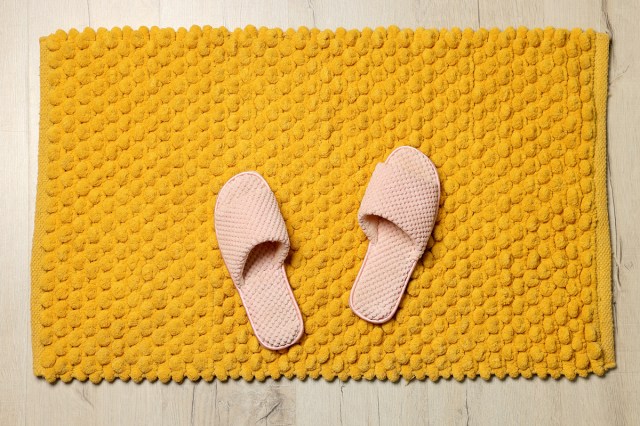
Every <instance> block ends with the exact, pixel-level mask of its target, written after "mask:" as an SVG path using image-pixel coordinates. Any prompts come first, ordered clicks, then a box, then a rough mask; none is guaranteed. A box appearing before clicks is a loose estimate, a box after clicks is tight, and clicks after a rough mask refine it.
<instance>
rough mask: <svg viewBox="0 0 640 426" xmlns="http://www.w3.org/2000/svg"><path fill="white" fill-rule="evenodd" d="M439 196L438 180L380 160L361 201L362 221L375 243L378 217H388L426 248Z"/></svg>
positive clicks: (420, 245)
mask: <svg viewBox="0 0 640 426" xmlns="http://www.w3.org/2000/svg"><path fill="white" fill-rule="evenodd" d="M438 199H439V187H438V183H437V182H429V181H427V180H425V179H421V178H419V177H418V176H416V175H415V174H412V173H409V172H407V171H406V170H404V169H402V168H399V167H396V166H392V165H388V164H386V163H379V164H378V165H377V166H376V168H375V170H374V172H373V174H372V175H371V180H370V181H369V185H367V189H366V191H365V194H364V197H363V199H362V203H361V204H360V210H359V211H358V221H359V222H360V226H361V227H362V230H363V231H364V233H365V234H366V235H367V237H368V238H369V240H371V241H372V242H374V243H375V242H376V241H377V237H378V222H379V219H377V218H379V217H381V218H384V219H386V220H388V221H389V222H392V223H393V224H394V225H396V226H397V227H398V228H400V229H401V230H402V231H403V232H404V233H405V234H407V235H408V236H409V238H411V239H412V240H413V242H414V243H415V244H416V246H417V247H416V248H419V250H420V252H422V251H423V250H424V248H425V247H426V246H427V242H428V240H429V235H431V231H432V228H433V222H434V219H433V218H434V217H435V214H436V211H437V209H438Z"/></svg>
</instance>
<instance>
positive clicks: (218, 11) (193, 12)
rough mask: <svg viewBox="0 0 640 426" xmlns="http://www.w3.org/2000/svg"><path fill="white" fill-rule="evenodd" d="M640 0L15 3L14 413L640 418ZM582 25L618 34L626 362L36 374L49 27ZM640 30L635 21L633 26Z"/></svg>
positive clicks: (6, 181)
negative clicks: (86, 376) (152, 378)
mask: <svg viewBox="0 0 640 426" xmlns="http://www.w3.org/2000/svg"><path fill="white" fill-rule="evenodd" d="M639 22H640V2H638V1H637V0H570V1H564V0H535V1H527V0H460V1H457V2H455V1H453V0H389V1H388V2H383V1H379V0H376V1H372V0H351V1H340V0H288V1H287V0H281V1H278V0H260V1H250V0H235V1H233V0H229V1H225V0H211V1H206V0H189V1H178V0H143V1H139V0H117V1H97V0H28V1H27V0H0V35H1V36H2V37H0V49H1V50H0V52H1V54H0V348H1V350H2V352H1V353H0V425H10V424H34V425H58V424H59V425H74V424H78V425H90V424H106V425H124V424H135V425H139V424H157V425H159V424H167V425H177V424H190V425H194V424H233V425H236V424H265V425H266V424H274V425H288V424H303V425H307V424H330V425H334V424H374V425H392V424H398V425H409V424H467V425H475V424H492V425H493V424H516V425H526V424H531V425H538V424H560V425H565V424H579V425H584V424H597V425H600V424H602V425H605V424H606V425H619V424H640V409H639V407H640V308H639V305H640V243H639V242H640V220H639V214H638V212H639V211H640V136H639V135H640V79H639V78H638V75H639V72H640V30H638V29H636V30H634V29H633V28H634V26H637V24H638V23H639ZM193 24H200V25H206V24H209V25H212V26H222V25H224V26H226V27H228V28H235V27H238V26H245V25H246V24H253V25H256V26H262V25H264V26H278V27H298V26H301V25H304V26H308V27H314V26H315V27H320V28H336V27H340V26H343V27H347V28H362V27H365V26H370V27H376V26H387V25H391V24H395V25H398V26H400V27H418V26H423V27H452V26H458V27H471V28H478V27H494V26H497V27H506V26H510V25H511V26H519V25H526V26H529V27H546V26H557V27H565V28H573V27H583V28H588V27H591V28H594V29H595V30H598V31H606V32H608V33H609V34H611V35H612V37H613V44H612V49H613V50H612V54H611V68H610V88H609V90H610V91H609V121H608V129H609V141H608V143H609V148H608V150H609V151H608V152H609V191H610V192H609V212H610V215H611V230H612V245H613V261H614V262H613V264H614V267H613V272H612V273H613V278H614V286H615V289H614V293H615V318H616V352H617V363H618V367H617V369H615V370H613V371H611V372H609V373H608V374H607V375H606V377H604V378H598V377H590V378H589V379H580V380H577V381H575V382H571V381H569V380H560V381H554V380H540V379H533V380H524V379H522V380H513V379H507V380H505V381H500V380H496V379H494V380H491V381H490V382H485V381H483V380H475V381H472V380H467V381H466V382H464V383H458V382H455V381H446V380H442V381H440V382H438V383H431V382H417V381H414V382H411V383H409V384H407V383H403V382H401V383H397V384H393V383H387V382H373V383H369V382H354V381H351V382H348V383H341V382H338V381H336V382H333V383H327V382H325V381H313V380H307V381H305V382H301V381H297V380H294V381H287V380H284V381H280V382H274V381H269V382H266V383H244V382H227V383H218V382H214V383H205V382H201V383H196V384H194V383H191V382H188V381H187V382H185V383H183V384H175V383H173V384H170V385H163V384H161V383H143V384H140V385H136V384H134V383H123V382H120V381H117V382H115V383H113V384H109V383H103V384H101V385H99V386H95V385H93V384H91V383H78V382H74V383H72V384H63V383H59V384H57V385H50V384H48V383H47V382H45V381H43V380H40V379H36V378H35V377H34V376H33V373H32V370H31V344H30V331H29V330H30V322H29V262H30V249H31V238H32V230H33V215H34V203H35V189H36V176H37V161H36V156H37V144H38V115H39V112H38V111H39V110H38V108H39V77H38V66H39V63H38V60H39V47H38V38H39V37H40V36H42V35H46V34H49V33H51V32H53V31H55V30H56V29H58V28H63V29H70V28H72V27H76V28H83V27H85V26H92V27H94V28H95V27H100V26H104V27H108V28H110V27H112V26H123V25H130V26H132V27H137V26H140V25H146V26H152V25H158V26H171V27H179V26H186V27H189V26H191V25H193ZM634 31H636V32H634Z"/></svg>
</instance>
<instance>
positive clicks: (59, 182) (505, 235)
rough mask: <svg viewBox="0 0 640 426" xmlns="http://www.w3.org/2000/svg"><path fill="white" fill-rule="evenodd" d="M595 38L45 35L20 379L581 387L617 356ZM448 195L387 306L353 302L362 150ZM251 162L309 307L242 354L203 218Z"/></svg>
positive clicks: (421, 33)
mask: <svg viewBox="0 0 640 426" xmlns="http://www.w3.org/2000/svg"><path fill="white" fill-rule="evenodd" d="M608 43H609V41H608V37H607V36H606V35H604V34H597V33H595V32H593V31H591V30H589V31H581V30H572V31H566V30H561V29H552V28H548V29H544V30H541V29H526V28H518V29H513V28H508V29H506V30H504V31H499V30H495V29H494V30H478V31H472V30H459V29H455V28H454V29H451V30H427V29H416V30H401V29H399V28H396V27H390V28H378V29H375V30H371V29H364V30H362V31H356V30H350V31H347V30H344V29H338V30H336V31H326V30H325V31H320V30H316V29H312V30H310V29H307V28H300V29H298V30H291V29H290V30H286V31H283V30H280V29H267V28H260V29H257V28H255V27H252V26H249V27H246V28H244V29H237V30H234V31H229V30H227V29H225V28H211V27H203V28H200V27H192V28H191V29H188V30H187V29H184V28H182V29H179V30H172V29H160V28H155V27H154V28H150V29H149V28H144V27H143V28H140V29H137V30H134V29H131V28H128V27H125V28H122V29H120V28H113V29H111V30H106V29H99V30H92V29H90V28H87V29H85V30H83V31H81V32H80V31H77V30H70V31H69V32H64V31H58V32H56V33H55V34H52V35H50V36H47V37H44V38H42V39H41V43H40V44H41V73H40V78H41V105H40V108H41V124H40V144H39V170H38V188H37V201H36V216H35V231H34V240H33V256H32V293H31V294H32V296H31V297H32V306H31V308H32V339H33V367H34V372H35V374H36V375H38V376H42V377H44V378H46V379H47V380H49V381H55V380H57V379H61V380H63V381H70V380H72V379H79V380H87V379H88V380H91V381H93V382H100V381H101V380H103V379H106V380H109V381H112V380H114V379H116V378H120V379H123V380H129V379H132V380H134V381H141V380H143V379H147V380H160V381H162V382H167V381H170V380H175V381H182V380H184V379H185V378H188V379H191V380H197V379H199V378H203V379H205V380H213V379H214V378H217V379H219V380H227V379H228V378H234V379H235V378H243V379H246V380H253V379H257V380H264V379H266V378H267V377H273V378H278V377H287V378H292V377H298V378H305V377H312V378H318V377H323V378H325V379H327V380H331V379H334V378H339V379H340V380H347V379H348V378H354V379H376V378H377V379H389V380H392V381H396V380H399V379H400V378H405V379H414V378H417V379H425V378H429V379H432V380H437V379H438V378H441V377H443V378H449V377H453V378H455V379H457V380H462V379H464V378H465V377H477V376H480V377H482V378H485V379H488V378H490V377H491V376H492V375H495V376H498V377H500V378H503V377H506V376H511V377H516V376H525V377H531V376H532V375H538V376H542V377H547V376H550V377H555V378H557V377H561V376H566V377H568V378H575V377H576V376H586V375H588V374H589V373H596V374H598V375H601V374H603V373H604V372H605V371H606V370H607V369H609V368H612V367H613V366H614V365H615V364H614V363H615V359H614V352H613V338H612V334H613V333H612V327H613V321H612V316H611V277H610V273H611V271H610V242H609V227H608V216H607V194H606V178H605V176H606V139H605V134H606V127H605V126H606V122H605V120H606V96H607V70H608ZM402 145H410V146H413V147H416V148H418V149H420V150H421V151H422V152H424V153H425V154H426V155H428V156H429V158H431V159H432V160H433V162H434V164H435V165H436V166H437V169H438V175H439V178H440V181H441V184H442V195H441V199H440V207H439V211H438V218H437V221H436V224H435V228H434V230H433V234H432V236H431V237H430V239H429V243H428V246H427V250H426V253H425V255H424V256H423V257H422V259H421V260H420V261H419V262H418V265H417V267H416V269H415V271H414V273H413V276H412V279H411V281H410V282H409V285H408V288H407V291H406V294H405V295H404V297H403V299H402V302H401V305H400V308H399V310H398V313H397V314H396V316H395V317H394V318H393V319H392V320H391V321H389V322H388V323H386V324H384V325H382V326H378V325H372V324H368V323H367V322H365V321H363V320H361V319H359V318H357V317H356V316H355V315H354V314H353V313H352V312H351V311H350V309H349V308H348V300H349V292H350V290H351V286H352V284H353V282H354V279H355V277H356V275H357V273H358V270H359V267H360V265H361V263H362V259H363V257H364V255H365V253H366V249H367V244H368V240H367V238H366V237H365V234H364V233H363V232H362V230H361V229H360V227H359V225H358V220H357V211H358V208H359V206H360V201H361V200H362V196H363V194H364V191H365V188H366V184H367V182H368V181H369V179H370V177H371V174H372V172H373V170H374V168H375V166H376V164H377V163H379V162H381V161H384V159H385V158H386V157H387V156H388V155H389V153H390V152H391V151H392V150H393V149H394V148H396V147H398V146H402ZM247 170H256V171H258V172H259V173H260V174H261V175H262V176H264V177H265V179H266V180H267V181H268V183H269V185H270V187H271V188H272V189H273V192H274V194H275V196H276V199H277V200H278V203H279V205H280V209H281V211H282V215H283V217H284V219H285V223H286V226H287V232H288V234H289V236H290V240H291V253H290V255H289V257H288V259H287V261H286V262H285V265H286V272H287V276H288V278H289V281H290V283H291V286H292V289H293V292H294V295H295V297H296V300H297V302H298V304H299V306H300V309H301V312H302V315H303V317H304V324H305V330H304V333H305V334H304V336H303V338H302V340H301V341H300V342H299V343H297V344H295V345H294V346H292V347H291V348H289V349H288V350H284V351H280V352H274V351H270V350H267V349H265V348H263V347H261V346H260V344H259V342H258V341H257V339H256V338H255V336H254V334H253V330H252V329H251V326H250V324H249V322H248V319H247V316H246V313H245V310H244V308H243V307H242V305H241V300H240V297H239V295H238V294H237V291H236V290H235V288H234V286H233V283H232V281H231V278H230V277H229V276H228V273H227V271H226V269H225V267H224V265H223V261H222V258H221V255H220V251H219V250H218V245H217V241H216V236H215V233H214V228H213V208H214V203H215V199H216V195H217V193H218V191H219V190H220V188H221V187H222V185H223V184H224V183H225V182H226V181H227V180H228V179H229V178H230V177H232V176H233V175H235V174H237V173H239V172H242V171H247Z"/></svg>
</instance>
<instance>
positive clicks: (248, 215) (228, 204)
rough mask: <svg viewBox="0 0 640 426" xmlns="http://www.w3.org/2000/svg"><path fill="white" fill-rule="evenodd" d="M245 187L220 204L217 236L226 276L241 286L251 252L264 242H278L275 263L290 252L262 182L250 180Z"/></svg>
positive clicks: (275, 206)
mask: <svg viewBox="0 0 640 426" xmlns="http://www.w3.org/2000/svg"><path fill="white" fill-rule="evenodd" d="M245 185H246V186H247V187H246V188H242V190H240V191H238V190H236V191H233V193H232V194H228V195H227V196H226V198H225V199H224V200H223V201H222V202H221V203H219V205H218V206H217V210H218V211H217V212H216V237H217V239H218V246H219V247H220V251H221V252H222V257H223V258H224V261H225V263H226V264H227V268H228V269H229V273H230V274H231V277H232V278H233V280H234V282H235V283H237V284H238V285H241V284H242V283H243V275H244V268H245V264H246V263H247V259H248V257H249V254H250V253H251V251H252V250H253V249H254V248H255V247H256V246H257V245H259V244H262V243H265V242H279V243H281V244H280V245H279V246H278V249H277V259H276V260H277V261H278V263H283V262H284V260H285V259H286V257H287V254H288V253H289V247H290V243H289V235H288V233H287V228H286V225H285V223H284V219H283V218H282V214H281V213H280V208H279V207H278V202H277V201H276V197H275V196H274V195H273V192H271V190H265V188H264V186H263V184H262V182H258V181H256V180H249V181H247V183H246V184H245Z"/></svg>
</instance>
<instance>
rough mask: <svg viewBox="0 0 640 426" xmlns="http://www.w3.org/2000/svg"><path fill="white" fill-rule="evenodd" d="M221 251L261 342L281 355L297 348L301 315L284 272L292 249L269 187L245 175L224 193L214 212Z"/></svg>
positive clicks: (253, 175)
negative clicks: (284, 264) (280, 350)
mask: <svg viewBox="0 0 640 426" xmlns="http://www.w3.org/2000/svg"><path fill="white" fill-rule="evenodd" d="M214 221H215V222H214V227H215V231H216V238H217V240H218V246H219V248H220V252H221V254H222V259H223V260H224V262H225V264H226V266H227V269H228V270H229V274H230V276H231V279H232V280H233V282H234V284H235V285H236V288H237V289H238V292H239V293H240V298H241V299H242V305H243V306H244V308H245V309H246V311H247V316H248V317H249V321H250V323H251V326H252V328H253V332H254V334H255V335H256V337H257V339H258V340H259V341H260V343H262V345H264V346H265V347H267V348H269V349H272V350H278V349H284V348H286V347H288V346H291V345H292V344H293V343H295V342H296V341H297V340H298V339H299V338H300V336H301V335H302V331H303V327H304V326H303V324H302V315H301V314H300V310H299V309H298V305H297V303H296V300H295V298H294V296H293V294H292V292H291V287H290V285H289V281H288V280H287V275H286V272H285V270H284V266H283V263H284V260H285V259H286V257H287V255H288V254H289V249H290V243H289V236H288V235H287V228H286V226H285V223H284V219H283V218H282V214H280V208H279V207H278V202H277V201H276V197H275V196H274V194H273V192H271V189H270V188H269V184H268V183H267V182H266V181H265V180H264V178H262V176H260V175H259V174H257V173H255V172H245V173H240V174H238V175H236V176H234V177H232V178H231V179H229V181H228V182H227V183H225V185H224V186H223V187H222V189H221V190H220V193H219V194H218V197H217V199H216V204H215V211H214Z"/></svg>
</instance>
